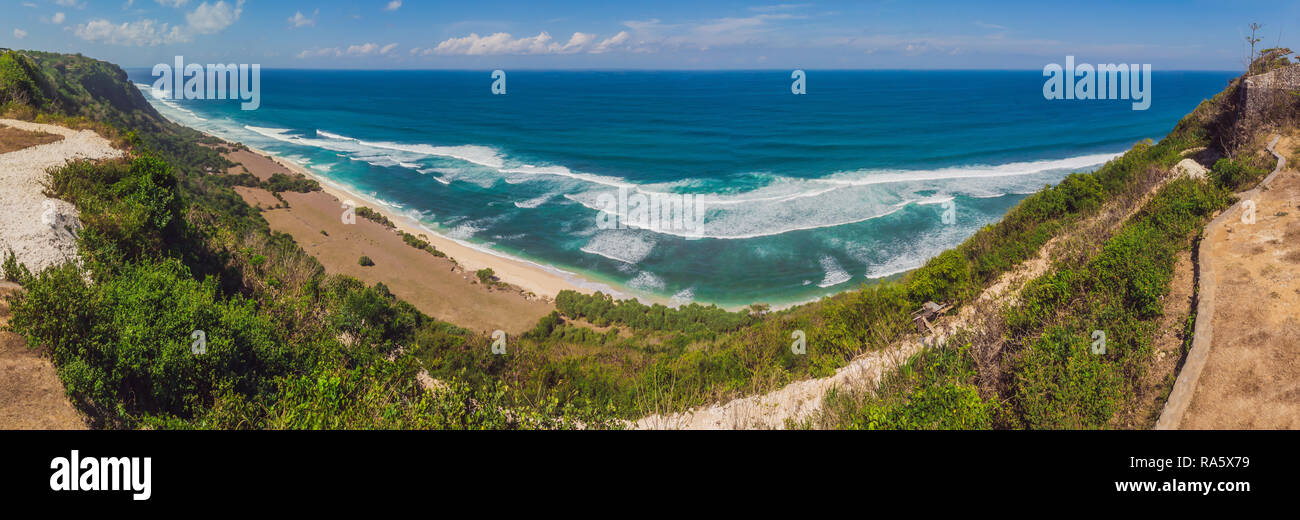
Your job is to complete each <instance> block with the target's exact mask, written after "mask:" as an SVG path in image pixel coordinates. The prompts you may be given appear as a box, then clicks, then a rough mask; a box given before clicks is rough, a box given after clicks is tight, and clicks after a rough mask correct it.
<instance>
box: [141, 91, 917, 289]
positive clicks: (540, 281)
mask: <svg viewBox="0 0 1300 520" xmlns="http://www.w3.org/2000/svg"><path fill="white" fill-rule="evenodd" d="M164 116H165V115H164ZM172 122H173V123H176V124H178V125H181V126H185V127H186V128H190V129H192V130H194V131H196V132H199V133H201V134H203V135H205V136H208V137H211V138H213V139H216V140H218V141H220V142H222V143H226V144H227V145H229V146H234V147H236V148H238V147H243V148H245V149H247V150H248V151H249V153H252V154H254V155H257V156H260V157H263V158H265V159H268V160H270V161H272V162H274V163H275V164H277V165H279V166H280V167H282V168H284V169H286V170H288V171H289V172H291V173H296V174H301V175H303V176H305V177H307V178H309V179H312V180H315V181H317V182H318V183H320V186H321V191H322V192H324V193H325V194H327V195H329V196H331V197H333V198H334V199H336V200H337V201H338V207H339V214H340V215H342V211H343V208H342V202H343V201H346V200H349V199H350V200H352V201H354V202H356V203H357V206H365V207H367V208H370V209H371V210H374V211H375V212H377V213H379V214H381V215H383V216H384V217H386V218H388V219H389V220H390V221H392V223H393V224H394V226H395V229H397V230H400V231H404V232H406V233H409V234H411V235H415V236H417V237H420V238H422V239H424V240H426V241H428V242H429V244H430V245H432V246H433V247H435V248H437V249H438V250H439V251H441V252H443V253H445V254H446V255H447V257H448V258H450V259H452V260H453V261H454V262H456V263H457V264H459V265H460V266H461V267H462V268H463V269H464V270H465V271H467V272H468V273H469V274H471V275H472V274H473V272H474V271H477V270H479V269H483V268H490V269H492V270H493V272H494V274H495V275H496V277H497V279H498V280H500V281H501V282H504V283H506V284H510V285H514V286H516V287H518V288H519V289H522V290H523V291H526V292H531V293H533V294H534V295H536V296H537V297H540V298H544V299H545V301H547V303H551V302H553V301H554V298H555V297H556V295H557V294H558V293H559V292H560V291H562V290H566V289H567V290H573V291H577V292H579V293H583V294H593V293H596V292H602V293H604V294H607V295H610V296H612V297H613V298H614V299H616V300H624V299H634V300H636V301H638V302H640V303H642V304H645V305H654V304H662V305H665V306H668V307H671V308H677V307H680V306H684V305H690V304H692V303H698V304H700V305H704V306H708V305H715V306H717V307H718V308H721V309H724V310H727V311H732V312H736V311H741V310H743V309H745V308H748V307H749V306H750V305H754V304H767V305H769V306H770V309H771V310H772V311H780V310H787V309H791V308H795V307H799V306H802V305H807V304H810V303H815V302H817V301H820V300H822V299H824V298H829V297H833V296H836V295H838V294H841V293H844V292H849V291H853V290H857V289H859V288H860V287H861V286H862V285H864V284H865V285H873V284H877V283H883V282H887V281H889V280H894V279H896V278H898V277H900V276H904V275H906V274H907V273H908V272H910V271H912V270H914V269H915V268H912V269H907V270H904V271H901V272H897V273H891V274H889V275H887V276H884V277H881V278H877V279H868V280H864V281H862V282H861V283H858V284H852V285H850V286H847V287H844V288H841V289H839V290H833V291H829V292H827V293H825V294H820V295H817V296H814V297H811V298H793V299H790V300H788V301H777V300H763V301H755V302H749V303H739V304H723V303H718V302H709V301H700V300H690V301H685V302H676V301H674V299H673V297H672V296H669V295H658V294H653V293H645V292H643V291H636V290H633V289H631V288H627V287H622V286H621V285H620V284H619V283H618V282H617V281H613V280H602V279H599V278H598V277H596V276H594V275H591V274H586V273H579V272H574V271H570V270H566V269H562V268H560V267H556V266H552V265H548V264H545V263H541V262H537V261H533V260H529V259H526V258H520V257H518V256H516V255H512V254H510V253H507V252H503V251H497V250H494V249H492V248H491V247H489V246H486V245H480V244H475V243H472V242H469V241H465V240H460V239H455V238H451V237H448V236H446V235H444V234H442V233H440V232H438V231H437V230H435V229H432V228H431V227H428V226H426V225H424V224H423V223H419V222H418V221H416V220H415V219H413V218H412V217H411V216H409V215H406V214H403V213H401V212H399V211H397V210H395V209H394V208H392V207H390V206H388V205H387V204H384V203H382V202H380V201H379V200H377V199H376V198H375V197H372V196H369V195H365V194H362V193H358V192H356V191H353V190H352V189H349V188H348V187H345V186H343V185H341V184H340V183H338V182H337V181H335V180H334V179H331V178H329V177H328V176H326V175H324V174H321V173H319V172H316V171H314V170H312V169H311V168H310V167H308V166H304V165H300V164H298V163H297V162H294V161H293V160H291V159H289V158H286V157H283V156H280V155H278V154H276V153H274V152H270V151H268V150H265V149H261V148H257V147H254V146H250V145H248V144H247V143H244V142H242V141H237V140H232V139H228V138H225V137H222V136H220V135H216V134H213V133H211V132H207V131H204V130H201V129H198V128H194V127H192V126H189V125H186V124H184V123H182V122H180V121H176V120H174V119H173V120H172ZM251 205H253V204H251V203H250V206H251ZM360 219H361V220H365V219H364V218H360ZM408 247H409V246H408Z"/></svg>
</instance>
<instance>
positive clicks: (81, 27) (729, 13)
mask: <svg viewBox="0 0 1300 520" xmlns="http://www.w3.org/2000/svg"><path fill="white" fill-rule="evenodd" d="M786 1H788V2H789V3H775V2H774V1H773V0H768V1H766V2H742V1H709V0H690V1H680V0H656V1H640V2H627V1H581V0H568V1H490V0H477V1H456V2H446V1H422V0H360V1H351V2H342V1H338V2H309V1H293V0H288V1H272V0H218V1H212V0H205V1H200V0H0V12H3V13H4V16H3V17H2V18H0V47H11V48H19V49H39V50H50V51H59V52H80V53H82V54H86V55H88V56H93V57H96V58H100V59H105V60H108V61H112V62H115V63H118V64H120V65H123V66H127V67H132V66H151V65H153V64H154V63H170V62H171V61H172V57H173V56H176V55H183V56H185V57H186V59H187V60H190V61H192V62H223V63H232V62H233V63H260V64H262V65H263V66H264V67H294V68H366V69H388V68H394V69H398V68H419V69H429V68H435V69H436V68H453V69H485V68H533V69H594V68H635V69H735V68H741V69H757V68H776V69H790V68H807V69H818V68H867V69H870V68H889V69H895V68H920V69H964V68H978V69H1041V68H1042V66H1043V65H1045V64H1047V63H1052V62H1061V61H1063V59H1064V56H1065V55H1067V54H1070V55H1074V56H1076V57H1077V60H1078V61H1079V62H1081V63H1118V62H1127V63H1150V64H1152V65H1153V66H1154V67H1155V68H1156V69H1165V70H1169V69H1216V70H1234V69H1240V68H1242V64H1243V60H1244V56H1245V54H1246V51H1245V50H1244V49H1245V47H1244V45H1245V44H1244V35H1245V34H1246V33H1247V29H1246V26H1247V25H1248V24H1249V23H1250V22H1252V21H1258V22H1260V23H1263V24H1264V30H1263V33H1262V34H1263V39H1264V43H1263V45H1264V46H1272V45H1278V44H1280V45H1283V46H1291V47H1293V48H1300V2H1297V1H1294V0H1291V1H1234V2H1228V1H1216V2H1209V1H1184V2H1174V1H1163V0H1151V1H1141V2H1137V1H1126V2H1110V1H1096V2H1049V1H1043V2H1021V1H1007V2H974V1H933V2H925V1H866V0H860V1H806V2H805V1H801V0H786Z"/></svg>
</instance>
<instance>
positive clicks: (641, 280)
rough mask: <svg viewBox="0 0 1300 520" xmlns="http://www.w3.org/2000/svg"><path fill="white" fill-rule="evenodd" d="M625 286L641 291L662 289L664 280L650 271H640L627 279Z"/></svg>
mask: <svg viewBox="0 0 1300 520" xmlns="http://www.w3.org/2000/svg"><path fill="white" fill-rule="evenodd" d="M627 286H628V287H631V288H633V289H637V290H641V291H662V290H663V288H664V280H663V278H660V277H658V276H656V275H655V274H654V273H652V272H650V271H641V272H639V273H637V275H636V277H635V278H632V279H631V280H628V281H627Z"/></svg>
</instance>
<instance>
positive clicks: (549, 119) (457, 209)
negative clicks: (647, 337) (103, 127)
mask: <svg viewBox="0 0 1300 520" xmlns="http://www.w3.org/2000/svg"><path fill="white" fill-rule="evenodd" d="M128 72H129V75H130V77H131V79H132V80H133V81H135V82H136V83H137V84H140V86H141V88H142V89H144V90H146V91H148V90H149V85H150V84H152V83H153V78H152V77H151V76H150V71H149V70H148V69H141V70H129V71H128ZM1232 76H1233V74H1232V73H1229V72H1156V73H1155V74H1154V79H1153V82H1152V89H1151V92H1152V104H1151V107H1150V109H1149V110H1146V111H1134V110H1132V109H1131V105H1130V102H1129V101H1064V100H1061V101H1049V100H1046V99H1044V98H1043V95H1042V89H1043V81H1044V78H1043V76H1042V74H1041V72H1039V71H815V70H814V71H808V73H807V94H805V95H793V94H791V91H790V86H791V81H792V80H791V78H790V72H789V71H743V72H730V71H729V72H686V71H672V72H653V71H627V72H597V71H581V72H579V71H563V72H561V71H557V72H542V71H516V72H509V74H508V77H507V83H506V87H507V90H506V94H505V95H493V94H492V92H491V88H490V87H491V84H492V81H493V80H492V77H491V72H490V71H308V70H264V71H262V76H261V91H262V95H261V108H260V109H258V110H255V111H242V110H240V109H239V106H238V102H234V101H202V100H198V101H174V100H158V99H155V98H154V97H153V96H150V95H147V92H146V98H148V99H149V100H150V101H151V102H152V103H153V104H154V105H155V106H156V107H157V108H158V109H159V111H160V112H162V113H163V114H165V115H167V116H168V117H170V118H172V119H174V120H175V121H177V122H179V123H181V124H184V125H188V126H191V127H194V128H198V129H200V130H203V131H206V132H210V133H213V134H215V135H219V136H221V137H224V138H227V139H231V140H236V141H241V142H244V143H246V144H248V145H249V146H252V147H254V148H260V149H263V150H266V151H269V152H272V153H275V154H277V155H280V156H281V157H284V158H287V159H289V160H292V161H295V162H297V163H299V164H301V165H303V166H305V167H307V168H309V169H311V170H313V171H315V172H316V173H318V174H319V175H320V176H322V177H324V178H326V179H327V180H328V181H329V182H332V183H334V184H336V185H338V186H340V187H343V188H346V189H349V190H351V191H354V192H356V193H360V194H364V195H367V196H368V197H369V198H370V199H371V202H372V203H377V204H383V205H386V206H387V209H391V210H395V211H398V212H400V213H402V214H404V215H407V216H409V218H411V219H414V220H416V221H418V222H419V223H420V224H422V225H424V226H426V227H428V228H429V229H431V230H433V231H436V232H438V233H441V234H443V235H445V236H448V237H451V238H454V239H458V240H461V241H464V242H467V243H471V244H474V245H477V246H480V247H485V248H490V249H491V250H493V251H496V252H499V253H502V254H506V255H511V256H515V257H520V258H525V259H528V260H532V261H534V262H537V263H540V264H544V265H548V266H552V267H554V268H556V269H559V270H562V271H565V272H569V273H573V274H574V275H575V277H580V278H581V279H584V280H589V281H594V282H598V283H601V284H607V285H609V286H611V287H613V288H614V289H616V290H617V291H619V292H621V293H622V294H623V295H625V296H628V295H639V296H649V297H651V298H652V299H661V300H668V301H672V302H685V301H700V302H709V303H719V304H722V305H727V306H739V305H747V304H750V303H754V302H769V303H775V304H782V303H791V302H800V301H806V300H810V299H814V298H816V297H819V296H822V295H825V294H829V293H833V292H838V291H843V290H846V289H850V288H854V287H856V286H858V285H860V284H862V283H863V282H868V281H872V280H878V279H881V278H887V277H890V276H894V275H898V274H900V273H904V272H906V271H908V270H910V269H913V268H916V267H918V266H920V265H922V264H923V263H924V262H925V261H926V260H927V259H929V258H931V257H932V256H934V255H937V254H938V253H940V252H942V251H943V250H945V249H948V248H951V247H953V246H955V245H957V244H959V243H960V242H961V241H962V240H964V239H965V238H967V237H969V236H970V235H971V234H973V233H974V232H975V231H976V230H978V229H979V228H980V227H982V226H985V225H987V224H990V223H993V222H996V221H997V220H998V219H999V218H1001V217H1002V215H1004V214H1005V213H1006V211H1007V210H1008V209H1010V208H1011V207H1012V206H1013V205H1015V204H1016V203H1017V202H1018V201H1019V200H1021V199H1022V198H1024V196H1025V195H1027V194H1029V193H1033V192H1034V191H1037V190H1039V189H1041V188H1042V187H1043V186H1044V185H1046V184H1051V183H1056V182H1058V181H1060V179H1062V178H1063V177H1064V176H1065V175H1067V174H1069V173H1071V172H1076V171H1089V170H1092V169H1095V168H1096V167H1097V166H1099V165H1100V164H1102V163H1104V162H1105V161H1107V160H1108V159H1110V158H1111V157H1113V156H1114V155H1116V154H1118V153H1121V152H1123V151H1125V150H1127V149H1128V148H1129V147H1130V146H1132V145H1133V143H1135V142H1137V141H1139V140H1142V139H1148V138H1150V139H1157V140H1158V139H1160V138H1161V137H1163V136H1164V135H1165V134H1166V133H1168V132H1169V130H1171V129H1172V128H1173V126H1174V124H1176V123H1177V122H1178V120H1179V119H1181V118H1182V117H1183V115H1185V114H1186V113H1187V112H1189V111H1191V110H1192V109H1193V108H1194V107H1195V106H1196V105H1197V104H1198V103H1200V102H1201V100H1203V99H1205V98H1208V97H1210V96H1212V95H1214V94H1215V93H1217V92H1219V91H1220V90H1222V89H1223V88H1224V86H1226V84H1227V82H1228V80H1229V79H1230V78H1231V77H1232ZM620 189H621V190H622V191H623V192H624V193H625V194H628V195H629V196H632V197H633V198H635V196H636V195H638V194H639V195H641V196H649V195H656V194H657V196H658V197H660V198H663V199H664V200H688V201H694V203H695V204H696V205H695V206H693V207H694V208H697V209H699V210H700V213H699V215H700V216H701V217H702V221H701V224H702V226H700V227H698V228H690V229H686V228H684V227H683V226H679V225H677V224H676V223H673V222H670V221H671V219H666V221H667V224H671V225H651V226H645V225H641V226H637V225H630V226H625V228H623V229H620V228H616V227H615V228H611V227H610V226H608V225H606V224H608V223H609V222H611V220H610V216H611V215H617V216H618V217H620V218H624V219H625V221H628V220H630V221H631V222H632V223H633V224H635V223H637V222H641V223H644V222H646V221H644V220H641V221H638V220H636V218H637V215H636V214H635V213H634V212H635V211H636V210H635V208H631V209H630V208H629V207H628V206H626V205H625V206H615V207H611V206H609V205H608V204H609V202H610V201H611V200H617V197H618V192H619V191H620ZM682 194H689V195H696V197H691V198H686V197H680V196H679V195H682ZM945 214H947V216H948V217H949V218H944V217H945ZM666 221H661V224H662V223H664V222H666ZM687 221H688V222H689V219H688V220H687Z"/></svg>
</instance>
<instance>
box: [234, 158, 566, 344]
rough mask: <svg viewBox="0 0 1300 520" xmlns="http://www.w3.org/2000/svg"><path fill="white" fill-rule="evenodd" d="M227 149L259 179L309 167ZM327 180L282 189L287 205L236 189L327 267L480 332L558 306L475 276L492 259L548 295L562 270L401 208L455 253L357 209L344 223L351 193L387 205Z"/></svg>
mask: <svg viewBox="0 0 1300 520" xmlns="http://www.w3.org/2000/svg"><path fill="white" fill-rule="evenodd" d="M226 157H227V158H228V159H230V160H231V161H232V162H236V163H238V164H239V166H236V167H234V168H232V169H231V171H230V173H241V172H242V171H244V170H247V171H248V172H249V173H251V174H253V175H255V176H257V177H258V178H259V179H268V178H270V177H271V175H272V174H274V173H284V174H292V173H303V174H304V175H309V176H310V174H311V172H309V171H306V170H304V169H302V168H299V167H297V165H294V164H292V163H288V162H282V161H277V160H275V159H273V158H271V157H269V156H266V155H262V154H259V153H257V152H254V151H249V150H239V151H235V152H231V153H227V154H226ZM322 186H323V187H325V191H316V192H311V193H293V192H285V193H282V194H281V196H282V197H284V199H285V200H286V201H288V203H289V207H287V208H285V207H280V208H276V206H281V204H280V201H279V200H277V199H276V198H275V197H274V196H273V195H271V194H270V193H269V192H267V191H266V190H264V189H261V188H247V187H236V189H235V191H236V192H238V193H239V195H240V196H241V197H243V198H244V200H245V201H246V202H248V203H249V204H250V205H252V206H254V207H258V208H259V209H261V210H262V216H263V217H265V218H266V221H267V222H268V223H269V224H270V226H271V229H272V230H274V231H279V232H284V233H288V234H290V235H292V236H293V238H294V240H295V241H297V242H298V244H299V245H300V246H302V248H303V250H304V251H306V252H307V253H308V254H310V255H312V256H313V257H315V258H316V259H317V260H318V261H320V263H321V265H323V266H324V267H325V270H326V271H327V272H330V273H340V274H346V275H348V276H352V277H355V278H357V279H359V280H361V281H363V282H366V283H367V284H374V283H381V282H382V283H383V284H385V285H386V286H388V288H389V289H390V290H391V291H392V292H393V294H395V295H397V297H399V298H401V299H403V300H406V301H407V302H410V303H411V304H412V305H415V307H416V308H418V309H420V310H421V311H422V312H424V313H425V314H428V315H430V316H433V317H435V318H438V319H440V320H444V321H448V322H451V323H454V324H456V325H460V326H462V327H465V328H468V329H471V330H474V331H477V332H482V333H485V334H490V333H491V332H492V331H494V330H503V331H506V332H507V333H508V334H511V335H517V334H519V333H522V332H524V331H527V330H529V329H531V328H533V326H535V325H536V324H537V320H539V319H541V318H542V317H543V316H546V315H547V314H550V313H551V311H553V310H555V305H554V304H552V303H551V302H550V300H549V299H548V298H543V297H529V296H526V295H524V294H521V293H520V292H519V291H517V290H509V289H500V288H489V287H486V286H484V285H482V284H480V283H478V282H477V280H476V277H475V275H474V270H476V269H479V268H481V267H489V266H490V267H492V269H493V270H494V271H496V272H497V275H498V277H500V278H502V279H504V280H506V281H508V282H514V281H521V280H524V281H526V282H530V283H525V284H523V285H524V286H525V287H526V288H531V289H532V290H535V291H539V292H538V294H542V295H545V296H547V297H553V296H554V295H555V294H557V293H559V291H560V290H561V289H565V288H568V287H569V286H568V285H567V283H565V281H564V280H563V279H561V278H560V277H559V276H558V275H554V274H551V273H548V272H545V271H541V270H535V269H531V268H529V267H528V266H526V265H523V264H522V263H517V262H514V261H512V260H510V259H505V258H500V257H496V256H492V255H489V254H487V253H482V252H478V251H475V250H473V249H470V248H468V247H465V246H461V245H459V244H457V243H455V242H452V241H450V240H446V239H442V238H441V237H437V236H436V235H433V234H430V233H428V232H426V231H423V230H420V229H416V228H413V227H411V226H408V225H406V222H405V219H401V218H399V216H398V215H395V214H388V215H387V216H388V218H389V219H390V220H392V221H393V222H394V223H396V224H398V225H399V226H400V227H402V229H403V230H405V231H407V232H408V233H411V234H413V235H417V236H424V237H425V239H426V240H427V241H429V242H430V243H432V244H433V245H434V246H435V247H437V248H438V250H440V251H443V252H444V253H447V254H448V255H450V256H451V257H452V258H455V260H456V261H455V262H453V261H452V260H450V259H447V258H439V257H435V256H433V255H431V254H429V253H428V252H426V251H423V250H420V249H416V248H414V247H411V246H410V245H407V244H406V242H404V241H403V240H402V238H401V237H400V236H399V235H397V234H396V233H395V232H394V231H393V230H392V229H389V228H386V227H384V226H382V225H379V224H376V223H374V222H372V221H370V220H367V219H365V218H361V217H356V218H355V219H354V220H355V223H352V224H345V223H344V222H343V219H342V216H343V209H342V203H341V202H340V200H341V199H352V200H355V201H356V202H357V203H358V204H362V205H367V206H369V207H372V208H382V206H379V205H374V204H369V203H367V202H365V200H364V199H362V198H360V197H357V196H356V195H351V194H347V193H345V192H342V191H340V190H337V189H335V188H333V187H330V186H329V185H327V184H324V183H323V182H322ZM322 231H323V233H322ZM362 255H365V256H368V257H370V258H371V260H373V261H374V262H375V265H374V266H370V267H363V266H361V265H359V264H358V263H357V261H358V259H359V258H360V257H361V256H362ZM457 262H459V263H460V265H459V266H458V265H457ZM475 262H477V263H475Z"/></svg>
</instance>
